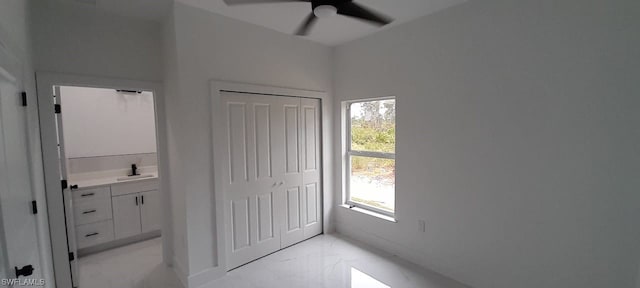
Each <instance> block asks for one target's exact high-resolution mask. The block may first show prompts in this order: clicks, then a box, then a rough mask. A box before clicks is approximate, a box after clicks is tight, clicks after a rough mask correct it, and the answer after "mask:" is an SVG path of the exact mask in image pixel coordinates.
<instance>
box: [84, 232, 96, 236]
mask: <svg viewBox="0 0 640 288" xmlns="http://www.w3.org/2000/svg"><path fill="white" fill-rule="evenodd" d="M98 234H100V233H98V232H93V233H89V234H87V235H84V237H91V236H96V235H98Z"/></svg>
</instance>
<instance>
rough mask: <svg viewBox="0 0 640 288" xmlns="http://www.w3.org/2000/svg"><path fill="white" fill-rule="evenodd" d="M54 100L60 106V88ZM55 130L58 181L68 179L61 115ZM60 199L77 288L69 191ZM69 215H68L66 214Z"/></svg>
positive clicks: (56, 90) (59, 114) (72, 218)
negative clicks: (58, 169) (62, 202)
mask: <svg viewBox="0 0 640 288" xmlns="http://www.w3.org/2000/svg"><path fill="white" fill-rule="evenodd" d="M53 95H54V99H53V102H54V103H55V104H58V105H62V97H61V95H60V86H55V87H54V94H53ZM55 121H56V129H57V141H58V159H59V162H60V179H61V180H62V179H68V177H67V157H66V155H65V150H64V147H65V146H64V127H62V113H58V114H56V116H55ZM62 194H63V195H62V198H63V200H64V211H65V221H66V224H67V226H66V227H67V228H66V230H67V231H66V232H67V240H68V247H69V253H72V254H73V257H69V265H70V268H71V280H72V283H73V287H78V285H79V284H78V280H79V275H78V257H77V255H78V245H77V243H76V223H75V222H74V217H73V214H72V212H71V211H74V207H73V201H72V197H71V189H69V188H67V189H63V190H62ZM67 213H69V214H67Z"/></svg>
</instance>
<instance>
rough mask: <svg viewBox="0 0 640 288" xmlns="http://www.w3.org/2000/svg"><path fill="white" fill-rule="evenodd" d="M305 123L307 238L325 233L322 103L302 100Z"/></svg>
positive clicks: (304, 169) (303, 124)
mask: <svg viewBox="0 0 640 288" xmlns="http://www.w3.org/2000/svg"><path fill="white" fill-rule="evenodd" d="M300 103H301V115H302V117H301V122H302V124H301V125H302V152H301V154H302V157H301V158H302V191H303V192H302V198H303V201H302V203H303V209H302V210H303V211H304V214H303V215H302V217H301V221H302V223H303V230H304V238H305V239H308V238H310V237H313V236H315V235H318V234H320V233H322V200H321V199H322V193H321V191H322V181H321V179H322V177H321V171H322V160H321V159H322V156H321V153H320V151H321V143H322V142H321V139H322V134H321V132H322V130H321V129H320V127H322V125H321V123H322V120H321V117H320V100H318V99H308V98H302V99H300Z"/></svg>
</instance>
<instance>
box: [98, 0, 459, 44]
mask: <svg viewBox="0 0 640 288" xmlns="http://www.w3.org/2000/svg"><path fill="white" fill-rule="evenodd" d="M97 1H107V0H97ZM108 1H134V0H108ZM135 1H141V0H135ZM144 1H155V0H144ZM177 1H179V2H182V3H185V4H189V5H192V6H195V7H199V8H202V9H205V10H209V11H211V12H214V13H217V14H222V15H225V16H228V17H231V18H235V19H238V20H242V21H246V22H249V23H253V24H256V25H260V26H264V27H267V28H271V29H274V30H277V31H280V32H283V33H287V34H293V31H295V29H296V28H297V27H298V26H299V25H300V23H301V22H302V21H303V19H304V18H305V17H306V16H307V15H308V14H309V13H311V5H310V4H309V3H304V2H301V3H269V4H252V5H238V6H233V7H229V6H227V5H226V4H224V2H223V1H222V0H177ZM465 1H466V0H355V2H357V3H359V4H362V5H365V6H367V7H369V8H372V9H373V10H376V11H378V12H381V13H383V14H386V15H388V16H390V17H392V18H394V19H395V21H394V22H393V23H391V24H390V25H387V26H385V27H383V28H380V27H377V26H374V25H371V24H368V23H364V22H362V21H359V20H355V19H351V18H348V17H344V16H340V15H337V16H334V17H332V18H329V19H319V21H317V22H316V24H315V25H314V27H313V28H312V30H311V33H309V35H308V36H305V37H306V38H308V39H310V40H312V41H315V42H319V43H322V44H325V45H329V46H335V45H338V44H342V43H345V42H347V41H350V40H354V39H357V38H360V37H363V36H365V35H369V34H372V33H375V32H377V31H380V30H382V29H388V28H389V27H392V26H396V25H399V24H402V23H405V22H407V21H410V20H412V19H415V18H418V17H421V16H424V15H427V14H430V13H434V12H436V11H439V10H442V9H445V8H448V7H451V6H453V5H456V4H460V3H462V2H465Z"/></svg>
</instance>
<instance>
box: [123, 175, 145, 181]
mask: <svg viewBox="0 0 640 288" xmlns="http://www.w3.org/2000/svg"><path fill="white" fill-rule="evenodd" d="M150 177H153V174H142V175H135V176H124V177H118V179H116V180H118V181H128V180H136V179H142V178H150Z"/></svg>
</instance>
